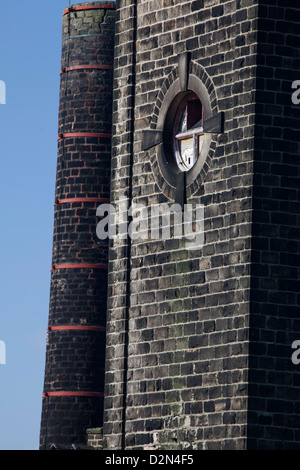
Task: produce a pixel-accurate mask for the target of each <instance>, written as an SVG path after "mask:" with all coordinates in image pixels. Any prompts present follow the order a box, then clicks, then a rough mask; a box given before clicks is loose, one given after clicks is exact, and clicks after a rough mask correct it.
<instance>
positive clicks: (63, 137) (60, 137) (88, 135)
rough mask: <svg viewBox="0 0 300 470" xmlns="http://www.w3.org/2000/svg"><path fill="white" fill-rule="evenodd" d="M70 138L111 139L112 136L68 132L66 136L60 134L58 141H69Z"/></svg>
mask: <svg viewBox="0 0 300 470" xmlns="http://www.w3.org/2000/svg"><path fill="white" fill-rule="evenodd" d="M68 137H100V138H103V139H110V138H111V137H112V135H111V134H96V133H92V132H68V133H66V134H59V135H58V138H57V140H58V141H60V140H62V139H67V138H68Z"/></svg>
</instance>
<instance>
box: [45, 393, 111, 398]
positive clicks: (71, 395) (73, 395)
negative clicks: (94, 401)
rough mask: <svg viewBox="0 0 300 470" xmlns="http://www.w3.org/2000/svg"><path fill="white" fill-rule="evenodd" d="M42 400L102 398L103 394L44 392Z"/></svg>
mask: <svg viewBox="0 0 300 470" xmlns="http://www.w3.org/2000/svg"><path fill="white" fill-rule="evenodd" d="M42 396H43V398H48V397H96V398H100V397H101V398H103V397H104V393H102V392H44V393H43V395H42Z"/></svg>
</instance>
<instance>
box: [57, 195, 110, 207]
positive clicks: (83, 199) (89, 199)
mask: <svg viewBox="0 0 300 470" xmlns="http://www.w3.org/2000/svg"><path fill="white" fill-rule="evenodd" d="M75 202H97V203H102V204H109V203H110V199H108V198H104V197H98V198H97V197H72V198H69V199H56V201H55V202H54V205H55V206H58V205H59V204H72V203H75Z"/></svg>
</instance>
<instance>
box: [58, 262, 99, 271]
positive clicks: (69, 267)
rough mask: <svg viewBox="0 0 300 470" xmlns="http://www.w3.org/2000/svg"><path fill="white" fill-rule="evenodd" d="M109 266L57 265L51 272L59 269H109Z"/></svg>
mask: <svg viewBox="0 0 300 470" xmlns="http://www.w3.org/2000/svg"><path fill="white" fill-rule="evenodd" d="M107 268H108V265H107V264H87V263H77V264H56V265H54V266H52V268H51V271H55V270H57V269H103V270H105V269H107Z"/></svg>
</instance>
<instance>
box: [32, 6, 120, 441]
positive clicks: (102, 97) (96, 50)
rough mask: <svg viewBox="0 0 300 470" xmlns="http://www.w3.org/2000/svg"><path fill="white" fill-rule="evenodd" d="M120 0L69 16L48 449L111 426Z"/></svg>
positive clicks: (46, 406)
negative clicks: (107, 235) (111, 249)
mask: <svg viewBox="0 0 300 470" xmlns="http://www.w3.org/2000/svg"><path fill="white" fill-rule="evenodd" d="M114 9H115V3H114V2H109V1H108V2H107V1H106V2H86V3H80V4H77V5H74V6H72V7H70V8H67V9H66V10H65V11H64V14H63V34H62V69H61V88H60V104H59V130H58V160H57V179H56V193H55V220H54V238H53V263H52V273H51V295H50V313H49V327H48V341H47V352H46V366H45V383H44V394H43V407H42V422H41V442H40V448H41V449H47V448H49V445H50V444H51V443H53V444H57V445H61V444H72V443H75V444H76V443H77V444H78V443H79V444H80V443H81V444H82V443H85V433H86V428H88V427H91V426H92V427H93V426H101V424H102V419H103V392H104V361H105V325H106V298H107V263H108V260H107V251H108V249H107V243H106V242H105V241H101V240H98V239H97V237H96V224H97V220H96V208H97V206H98V205H99V204H100V203H101V202H109V197H110V164H111V160H110V155H111V112H112V79H113V56H114V53H113V46H114V15H115V12H114Z"/></svg>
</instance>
